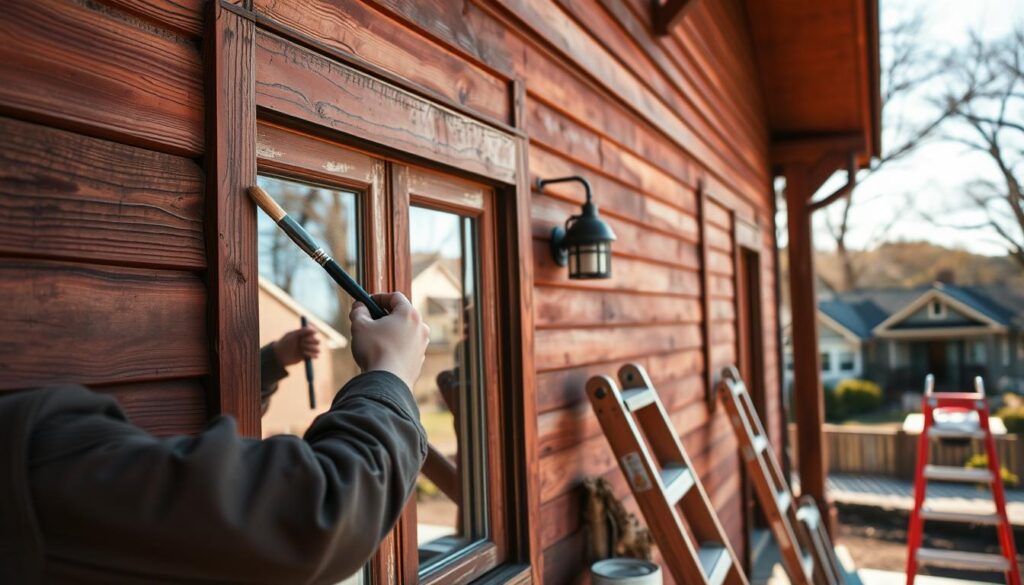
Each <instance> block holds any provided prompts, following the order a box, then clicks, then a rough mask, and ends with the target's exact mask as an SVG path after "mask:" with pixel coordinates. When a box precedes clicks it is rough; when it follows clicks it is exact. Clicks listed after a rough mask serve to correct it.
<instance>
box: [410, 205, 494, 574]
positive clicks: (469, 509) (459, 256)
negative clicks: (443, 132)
mask: <svg viewBox="0 0 1024 585" xmlns="http://www.w3.org/2000/svg"><path fill="white" fill-rule="evenodd" d="M473 224H474V220H472V219H471V218H466V217H461V216H459V215H456V214H453V213H449V212H444V211H435V210H432V209H426V208H422V207H412V208H411V209H410V211H409V232H410V233H409V240H410V247H411V248H412V302H413V305H415V306H416V308H417V309H418V310H419V311H420V314H422V315H423V318H424V320H426V322H427V324H428V325H429V326H430V345H429V346H428V348H427V356H426V361H425V362H424V365H423V373H422V374H421V375H420V378H419V381H418V382H417V383H416V387H415V388H414V389H413V391H414V394H415V396H416V401H417V403H418V404H419V407H420V414H421V417H422V420H423V426H424V428H425V429H426V431H427V440H428V442H429V443H430V454H429V455H428V457H427V463H426V465H425V466H424V469H423V473H422V474H421V475H420V480H419V483H418V485H417V489H416V502H417V503H416V518H417V542H418V545H419V556H420V569H421V571H423V570H430V568H431V567H432V566H436V565H437V563H439V562H441V561H443V560H444V559H445V558H446V557H448V556H450V555H452V554H453V553H455V552H456V551H458V550H461V549H463V548H465V547H466V546H467V545H468V544H470V543H472V542H474V541H477V540H480V539H482V538H485V537H486V536H487V517H486V504H487V502H486V483H485V481H486V478H485V459H484V457H485V451H484V448H483V446H484V441H483V436H484V435H483V433H484V418H485V417H484V414H483V403H482V400H483V384H482V380H481V375H480V362H481V358H480V340H481V331H480V324H479V315H478V313H479V307H480V304H479V302H478V294H479V291H478V287H477V274H476V271H477V264H476V263H477V259H476V255H475V254H476V246H477V243H476V233H475V229H474V225H473Z"/></svg>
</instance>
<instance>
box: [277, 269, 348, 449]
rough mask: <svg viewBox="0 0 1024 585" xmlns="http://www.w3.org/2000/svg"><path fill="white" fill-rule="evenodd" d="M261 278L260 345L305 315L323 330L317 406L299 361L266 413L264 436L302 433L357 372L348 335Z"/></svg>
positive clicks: (316, 374)
mask: <svg viewBox="0 0 1024 585" xmlns="http://www.w3.org/2000/svg"><path fill="white" fill-rule="evenodd" d="M259 281H260V293H259V303H260V347H263V346H265V345H267V344H268V343H271V342H272V341H274V340H276V339H278V338H280V337H281V336H282V335H284V334H285V333H287V332H289V331H291V330H293V329H296V328H298V327H299V318H300V317H301V316H303V315H305V316H306V318H307V319H308V320H309V324H310V325H311V326H313V327H314V328H315V329H316V330H317V332H318V333H319V334H320V356H319V357H318V358H316V359H315V360H313V372H314V378H313V380H314V388H315V391H316V404H317V408H316V410H312V409H310V408H309V395H308V391H307V386H306V374H305V370H304V366H303V364H302V363H298V364H295V365H293V366H290V367H288V377H287V378H285V379H284V380H281V382H280V384H279V386H278V390H277V393H275V394H274V397H273V398H272V399H271V401H270V408H268V409H267V412H266V414H265V415H263V436H264V437H269V436H271V435H278V434H282V433H291V434H296V435H301V434H302V433H303V432H304V431H305V430H306V428H307V427H309V423H310V422H312V421H313V419H314V418H315V417H316V415H318V414H320V413H321V412H324V411H325V410H327V408H328V407H329V406H330V405H331V400H333V399H334V395H335V394H336V393H337V391H338V389H339V388H341V386H342V385H344V383H345V381H347V380H348V379H349V378H351V377H352V376H354V375H355V372H353V371H351V365H350V364H351V363H352V360H351V358H350V357H349V356H350V354H349V350H348V339H347V338H346V337H345V336H344V335H342V334H341V333H339V332H338V331H337V330H335V329H334V328H333V327H331V326H330V325H328V324H327V323H325V322H323V321H322V320H320V319H318V318H317V317H316V315H314V314H313V313H312V312H311V311H310V310H309V309H308V308H307V307H303V306H302V305H300V304H299V303H298V302H297V301H296V300H295V299H294V298H293V297H292V296H291V295H289V294H288V293H286V292H285V291H284V290H282V289H281V288H280V287H278V286H277V285H275V284H274V283H272V282H270V281H269V280H267V279H266V278H263V277H262V276H261V277H260V279H259Z"/></svg>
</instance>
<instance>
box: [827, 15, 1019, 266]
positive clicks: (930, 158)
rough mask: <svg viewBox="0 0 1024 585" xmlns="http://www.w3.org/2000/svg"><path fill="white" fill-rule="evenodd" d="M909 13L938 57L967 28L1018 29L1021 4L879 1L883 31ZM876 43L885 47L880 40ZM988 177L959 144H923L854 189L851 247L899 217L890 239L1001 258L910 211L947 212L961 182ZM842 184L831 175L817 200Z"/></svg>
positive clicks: (919, 108)
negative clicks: (918, 21) (910, 203)
mask: <svg viewBox="0 0 1024 585" xmlns="http://www.w3.org/2000/svg"><path fill="white" fill-rule="evenodd" d="M913 13H918V14H921V15H922V16H923V18H924V20H925V23H924V30H923V31H922V38H921V40H922V42H925V43H928V45H929V46H930V47H931V48H932V49H933V50H935V51H937V52H943V51H944V50H946V49H948V48H950V47H953V46H957V45H962V44H964V43H966V41H967V40H968V35H969V33H970V31H972V30H973V31H975V32H977V33H978V34H979V35H981V36H982V37H984V38H996V37H1000V36H1004V35H1006V34H1007V33H1009V32H1011V30H1012V29H1013V28H1014V26H1015V25H1016V26H1020V25H1024V2H1022V1H1020V0H969V1H964V0H881V20H882V23H881V24H882V34H883V35H884V34H885V31H886V30H887V29H888V28H889V27H891V26H892V24H893V23H894V22H899V21H900V19H901V18H904V16H905V15H907V14H913ZM882 43H883V45H884V44H885V40H884V39H883V40H882ZM922 99H923V98H922ZM894 107H895V106H894ZM899 107H902V108H909V109H911V110H912V112H924V111H927V110H928V109H929V105H928V104H927V103H925V102H923V101H920V100H916V99H913V100H909V102H908V103H905V104H901V105H900V106H899ZM892 140H893V138H892V137H891V129H890V131H888V132H887V131H886V129H885V127H884V126H883V136H882V141H883V145H884V144H890V145H891V144H892ZM994 172H995V168H994V167H993V166H992V163H991V162H990V161H989V160H988V159H987V158H986V157H985V156H982V155H978V154H973V153H968V152H967V150H966V148H965V147H963V146H959V145H955V144H949V143H943V142H941V141H936V142H934V143H931V144H928V145H926V146H924V147H922V148H921V149H919V150H918V151H916V152H915V153H914V154H913V155H911V156H909V157H907V158H905V159H904V160H902V161H899V162H898V163H895V164H894V165H893V166H891V167H888V168H887V169H886V170H884V171H880V172H879V173H876V174H875V175H874V176H872V177H871V178H870V179H869V180H868V181H867V182H865V183H864V184H863V185H862V186H860V187H858V188H857V191H856V200H857V201H858V202H859V204H858V205H856V206H855V207H854V208H853V211H852V221H851V225H852V226H853V227H854V230H853V232H852V233H851V235H850V244H851V245H852V247H856V248H861V247H863V246H865V244H868V243H870V242H872V241H873V240H874V238H873V232H875V231H876V230H878V226H880V225H885V224H887V223H888V222H889V221H890V220H891V219H892V218H893V217H894V216H899V221H897V222H896V223H895V224H894V226H893V228H892V230H891V231H890V232H889V233H888V238H887V239H889V240H893V239H908V240H909V239H913V240H921V239H923V240H930V241H933V242H936V243H940V244H943V245H947V246H957V247H963V248H967V249H969V250H971V251H973V252H976V253H983V254H998V255H1002V254H1005V248H1003V247H1002V246H1000V245H998V243H996V240H995V239H994V238H992V237H989V236H988V235H987V234H985V233H983V232H979V231H964V230H954V229H940V228H936V227H935V226H934V225H932V224H931V223H929V222H927V221H925V220H924V219H923V218H921V217H920V216H919V214H918V212H917V211H916V209H924V210H928V211H932V212H936V211H940V210H943V209H948V208H949V207H950V206H952V205H954V204H955V201H956V200H957V197H958V194H959V193H960V192H961V187H962V185H963V184H964V183H966V182H967V181H968V180H970V179H971V178H974V177H978V176H979V175H980V176H992V175H993V173H994ZM844 181H845V173H840V174H839V175H837V176H834V177H833V178H832V180H831V181H830V182H829V183H826V185H825V186H823V187H822V191H821V192H820V193H819V196H821V195H822V194H824V193H830V192H832V191H833V190H834V189H835V188H836V187H838V186H839V185H841V184H842V183H843V182H844ZM908 195H909V196H911V197H912V198H913V199H912V201H913V207H912V208H909V209H908V208H907V207H906V201H907V196H908ZM839 205H840V204H836V205H835V207H837V208H838V207H839ZM837 211H838V209H833V210H831V211H830V212H831V213H836V212H837ZM817 215H818V217H816V218H815V219H816V226H817V228H818V230H819V231H818V234H819V235H818V236H817V237H816V241H815V244H816V245H817V247H820V248H829V244H830V241H829V238H828V237H827V235H826V233H825V232H824V231H823V229H824V224H823V220H824V217H822V216H821V215H822V214H820V213H819V214H817ZM958 219H960V220H962V221H973V220H974V219H977V218H970V217H969V216H964V215H961V216H960V217H959V218H958Z"/></svg>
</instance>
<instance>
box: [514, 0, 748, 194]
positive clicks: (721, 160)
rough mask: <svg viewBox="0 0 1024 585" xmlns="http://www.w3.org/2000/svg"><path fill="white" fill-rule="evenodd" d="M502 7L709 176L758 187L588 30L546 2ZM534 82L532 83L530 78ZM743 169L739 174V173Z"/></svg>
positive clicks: (517, 1)
mask: <svg viewBox="0 0 1024 585" xmlns="http://www.w3.org/2000/svg"><path fill="white" fill-rule="evenodd" d="M501 4H502V5H503V6H504V7H505V8H506V9H507V10H509V11H510V12H511V13H513V14H515V15H516V17H517V18H519V19H520V20H521V21H522V22H524V23H525V24H526V26H528V27H530V28H531V29H532V30H534V31H536V33H537V34H539V35H540V36H541V37H543V38H544V39H545V40H546V41H547V42H549V43H552V44H553V45H555V46H556V47H558V49H559V50H560V51H562V52H563V53H564V54H565V55H566V56H567V57H568V58H569V59H571V60H572V61H574V62H575V63H576V64H578V66H579V67H580V68H581V69H582V70H585V71H587V72H588V73H589V74H590V75H592V76H594V77H595V78H596V79H598V80H599V81H600V82H601V83H602V84H603V85H604V86H605V87H606V88H608V89H609V91H611V92H612V93H613V94H614V95H616V97H618V98H619V99H621V100H622V102H623V103H625V104H628V105H629V106H630V107H631V108H633V109H635V110H636V111H637V112H639V113H640V114H641V115H642V116H643V117H644V118H645V119H646V120H647V121H648V122H650V123H651V124H652V125H654V126H655V127H657V128H658V129H659V130H661V131H662V132H664V133H665V134H667V135H668V136H670V137H671V138H672V139H673V140H674V141H675V142H676V143H677V144H678V145H679V146H680V147H682V148H683V149H685V150H686V151H687V152H690V153H692V154H693V155H694V156H695V157H697V158H698V159H700V160H702V161H706V162H707V164H708V172H709V174H712V175H716V176H718V177H719V179H721V175H720V171H719V170H718V169H723V168H730V167H731V168H734V169H736V170H737V175H736V177H735V178H736V183H735V184H736V185H738V186H739V187H737V188H739V189H741V190H743V189H746V188H750V187H754V186H755V185H760V184H761V182H762V181H763V180H764V178H763V176H762V177H760V178H759V177H757V176H756V173H755V171H753V170H752V169H751V168H750V163H749V161H743V162H741V161H738V160H736V159H733V158H731V157H726V156H723V153H722V152H721V151H720V150H718V149H716V148H715V147H714V146H711V145H709V144H708V143H707V141H706V140H705V139H704V137H703V136H700V135H699V134H698V133H697V132H695V131H694V129H693V128H691V127H690V126H689V121H684V120H683V119H682V118H681V117H679V115H678V114H677V113H676V112H675V111H673V110H672V108H670V107H669V106H668V105H666V103H665V102H664V101H662V100H661V99H659V97H658V96H657V95H655V94H654V92H652V91H650V90H649V89H647V88H646V87H645V86H644V85H643V83H642V81H641V80H640V79H638V77H637V76H636V75H635V74H634V73H632V72H631V71H629V70H628V69H626V68H625V67H624V66H623V65H622V64H621V63H619V61H618V60H616V59H615V58H614V57H613V56H612V55H610V54H609V53H608V52H607V51H606V50H605V49H604V48H603V47H601V46H600V45H599V44H598V43H597V42H596V41H595V40H594V39H593V38H592V37H590V36H589V35H588V34H587V33H586V31H584V30H583V29H582V27H580V26H579V25H577V24H576V23H574V22H572V21H571V20H570V19H569V18H568V16H567V15H566V14H565V13H564V12H563V11H562V10H560V9H558V8H557V7H556V6H555V5H554V4H553V3H552V2H551V1H550V0H501ZM531 79H532V78H531ZM741 168H742V169H743V171H742V172H740V171H739V169H741Z"/></svg>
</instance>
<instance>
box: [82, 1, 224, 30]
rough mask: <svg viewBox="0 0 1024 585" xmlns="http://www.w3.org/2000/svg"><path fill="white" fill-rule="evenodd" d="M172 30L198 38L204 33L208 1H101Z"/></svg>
mask: <svg viewBox="0 0 1024 585" xmlns="http://www.w3.org/2000/svg"><path fill="white" fill-rule="evenodd" d="M101 1H102V2H103V3H104V4H107V5H110V6H116V7H117V8H120V9H121V10H124V11H125V12H129V13H131V14H136V15H138V16H140V17H142V18H144V19H146V20H149V21H152V22H155V23H157V24H159V25H161V26H164V27H167V28H168V29H170V30H173V31H175V32H179V33H182V34H185V35H188V36H192V37H198V36H200V35H201V34H202V32H203V4H204V3H205V1H206V0H101Z"/></svg>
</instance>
